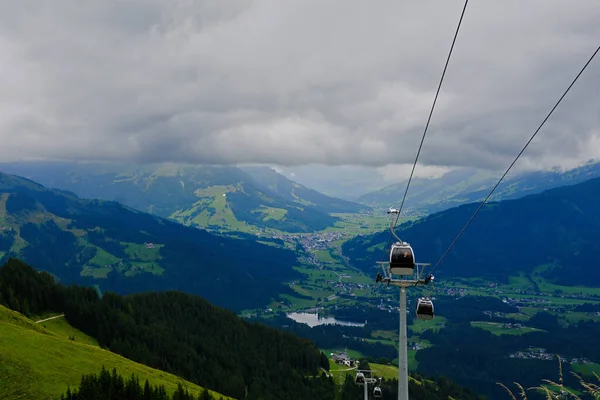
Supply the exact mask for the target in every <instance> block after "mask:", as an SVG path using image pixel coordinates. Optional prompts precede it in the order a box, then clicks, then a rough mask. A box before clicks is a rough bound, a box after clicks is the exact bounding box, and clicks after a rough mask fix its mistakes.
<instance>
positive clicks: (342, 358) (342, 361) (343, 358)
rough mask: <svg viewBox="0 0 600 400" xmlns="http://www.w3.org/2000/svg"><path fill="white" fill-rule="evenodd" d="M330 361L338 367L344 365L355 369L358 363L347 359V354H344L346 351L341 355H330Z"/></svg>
mask: <svg viewBox="0 0 600 400" xmlns="http://www.w3.org/2000/svg"><path fill="white" fill-rule="evenodd" d="M330 355H331V359H332V360H333V361H334V362H335V363H336V364H339V365H346V366H348V367H351V368H352V367H355V366H357V365H358V361H357V360H353V359H351V358H350V357H348V353H347V352H346V350H344V351H342V352H341V353H337V354H336V353H331V354H330Z"/></svg>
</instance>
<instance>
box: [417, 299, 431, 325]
mask: <svg viewBox="0 0 600 400" xmlns="http://www.w3.org/2000/svg"><path fill="white" fill-rule="evenodd" d="M417 318H418V319H424V320H431V319H433V301H431V300H430V299H428V298H423V297H421V298H420V299H419V301H417Z"/></svg>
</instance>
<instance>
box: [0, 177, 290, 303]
mask: <svg viewBox="0 0 600 400" xmlns="http://www.w3.org/2000/svg"><path fill="white" fill-rule="evenodd" d="M12 256H15V257H19V258H23V259H24V260H25V261H26V262H28V263H31V264H35V265H37V266H38V268H41V269H43V270H46V271H49V272H51V273H53V274H54V275H56V276H58V277H59V278H60V279H61V280H63V281H65V282H68V283H85V284H89V285H93V284H100V286H101V287H102V288H103V289H106V290H113V291H116V292H118V293H124V294H126V293H131V292H133V291H139V290H144V291H151V290H167V289H178V290H184V291H187V292H190V293H195V294H200V295H202V296H204V297H206V298H208V299H209V300H211V301H213V302H214V303H216V304H219V305H223V306H226V307H230V308H232V309H236V310H239V309H242V308H245V307H250V308H253V307H261V306H263V305H266V304H267V303H269V301H270V299H271V298H273V297H276V296H278V293H279V292H280V290H279V288H280V287H282V286H283V285H282V283H281V282H284V281H287V280H289V279H294V278H295V277H298V276H299V273H298V272H296V271H295V270H293V268H292V267H293V266H294V265H296V264H297V262H298V261H297V257H296V255H295V253H294V252H292V251H290V250H286V249H283V248H280V247H277V246H270V245H265V244H261V243H258V242H257V241H256V240H253V239H252V238H250V237H247V238H245V239H244V240H240V239H235V238H228V237H223V236H215V235H213V234H211V233H209V232H206V231H204V230H201V229H196V228H191V227H186V226H183V225H181V224H179V223H177V222H175V221H171V220H167V219H164V218H160V217H157V216H154V215H151V214H147V213H144V212H142V211H139V210H135V209H132V208H130V207H127V206H124V205H121V204H120V203H117V202H112V201H102V200H90V199H81V198H79V197H77V196H75V195H71V194H67V193H65V192H64V191H56V190H51V189H47V188H45V187H44V186H42V185H39V184H37V183H35V182H33V181H31V180H27V179H21V178H19V177H17V176H14V175H6V174H3V173H0V261H3V260H6V259H8V258H9V257H12ZM265 260H268V262H265ZM242 289H243V290H244V292H245V293H246V296H245V297H244V298H240V297H239V296H228V293H229V292H230V291H231V293H238V292H239V291H240V290H242Z"/></svg>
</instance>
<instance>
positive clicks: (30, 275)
mask: <svg viewBox="0 0 600 400" xmlns="http://www.w3.org/2000/svg"><path fill="white" fill-rule="evenodd" d="M0 288H1V290H0V295H1V297H0V299H1V301H2V303H3V304H6V305H7V306H9V307H11V308H13V309H15V310H16V311H21V310H24V311H26V309H29V312H30V313H42V312H47V311H58V312H64V314H65V318H66V319H67V321H68V322H69V323H70V324H71V325H72V326H74V327H76V328H78V329H80V330H81V331H83V332H84V333H86V334H88V335H90V336H92V337H94V338H96V339H97V340H98V342H99V344H100V345H101V346H103V347H105V348H107V349H109V350H111V351H113V352H115V353H117V354H120V355H123V356H125V357H127V358H129V359H131V360H134V361H137V362H141V363H143V364H145V365H148V366H151V367H155V368H158V369H161V370H163V371H166V372H171V373H174V374H176V375H178V376H181V377H182V378H185V379H187V380H189V381H191V382H193V383H197V384H199V385H201V386H203V387H206V388H209V389H211V390H215V391H217V392H219V393H222V394H224V395H228V396H231V397H235V398H247V399H259V398H262V399H264V400H268V399H273V400H275V399H281V398H286V399H298V400H301V399H307V398H318V399H324V400H326V399H333V396H334V394H333V382H331V380H329V379H322V378H321V377H320V375H321V369H320V367H321V366H326V367H327V365H328V364H327V363H326V362H323V355H322V353H320V351H319V350H318V349H317V347H316V346H315V345H314V344H313V343H312V342H310V341H308V340H306V339H300V338H298V337H297V336H295V335H293V334H291V333H287V332H282V331H279V330H276V329H273V328H269V327H267V326H264V325H260V324H253V323H249V322H246V321H244V320H243V319H241V318H240V317H238V316H237V315H235V314H234V313H233V312H231V311H228V310H225V309H222V308H219V307H215V306H213V305H211V304H210V303H208V302H207V301H206V300H204V299H201V298H199V297H197V296H192V295H188V294H184V293H181V292H163V293H142V294H135V295H129V296H120V295H116V294H114V293H106V294H105V295H104V296H103V297H102V299H100V298H99V296H98V294H97V291H96V290H95V289H92V288H82V287H74V286H71V287H65V286H63V285H60V284H55V283H54V282H53V280H52V278H51V276H49V275H48V274H38V273H37V272H36V271H35V270H34V269H33V268H31V267H29V266H27V265H25V264H24V263H22V262H20V261H19V260H15V259H11V260H9V261H8V262H7V263H6V265H4V266H3V267H2V268H0ZM99 367H100V366H99ZM312 377H314V378H312Z"/></svg>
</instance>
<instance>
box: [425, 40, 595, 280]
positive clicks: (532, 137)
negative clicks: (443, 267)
mask: <svg viewBox="0 0 600 400" xmlns="http://www.w3.org/2000/svg"><path fill="white" fill-rule="evenodd" d="M598 51H600V46H598V48H597V49H596V51H594V53H593V54H592V56H591V57H590V58H589V60H588V61H587V62H586V63H585V65H584V66H583V68H581V71H579V73H578V74H577V76H576V77H575V79H573V81H572V82H571V84H570V85H569V87H568V88H567V90H565V92H564V93H563V95H562V96H561V97H560V99H558V101H557V102H556V104H555V105H554V107H552V109H551V110H550V112H549V113H548V115H547V116H546V118H544V120H543V121H542V123H541V124H540V126H539V127H538V128H537V129H536V130H535V132H534V133H533V135H531V137H530V138H529V140H528V141H527V143H526V144H525V146H524V147H523V149H521V151H520V152H519V154H518V155H517V157H516V158H515V159H514V160H513V162H512V163H511V164H510V166H509V167H508V168H507V169H506V171H505V172H504V174H503V175H502V177H501V178H500V179H499V180H498V182H497V183H496V184H495V185H494V187H493V188H492V190H491V191H490V193H489V194H488V195H487V197H486V198H485V199H484V200H483V201H482V202H481V204H480V205H479V207H478V208H477V210H475V212H474V213H473V215H471V218H469V220H468V221H467V223H466V224H465V226H463V228H462V229H461V230H460V232H459V233H458V235H456V237H455V238H454V240H453V241H452V243H451V244H450V246H448V248H447V249H446V251H445V252H444V254H442V256H441V257H440V259H439V260H438V261H437V262H436V263H435V265H434V267H433V268H432V270H431V272H430V273H433V271H434V270H435V269H436V268H437V266H438V265H440V263H441V262H442V260H443V259H444V258H445V257H446V255H447V254H448V253H449V252H450V250H451V249H452V248H453V247H454V245H455V244H456V242H457V241H458V239H459V238H460V237H461V235H462V234H463V232H464V231H465V230H466V229H467V227H468V226H469V225H470V224H471V222H473V219H474V218H475V216H476V215H477V214H478V213H479V211H481V209H482V208H483V206H484V205H485V204H486V203H487V201H488V200H489V198H490V197H491V196H492V194H493V193H494V191H495V190H496V188H497V187H498V185H500V183H501V182H502V181H503V180H504V178H505V177H506V175H507V174H508V172H509V171H510V170H511V168H512V167H513V165H515V163H516V162H517V160H518V159H519V157H521V154H523V152H524V151H525V149H527V146H529V143H531V141H532V140H533V139H534V138H535V136H536V135H537V134H538V132H539V131H540V130H541V129H542V127H543V126H544V124H545V123H546V121H548V119H549V118H550V116H551V115H552V114H553V113H554V110H556V108H557V107H558V105H559V104H560V103H561V102H562V100H563V99H564V98H565V96H566V95H567V93H569V91H570V90H571V88H572V87H573V85H574V84H575V82H577V80H578V79H579V77H580V76H581V74H583V71H585V70H586V68H587V67H588V65H589V64H590V63H591V62H592V60H593V59H594V57H596V54H598Z"/></svg>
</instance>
